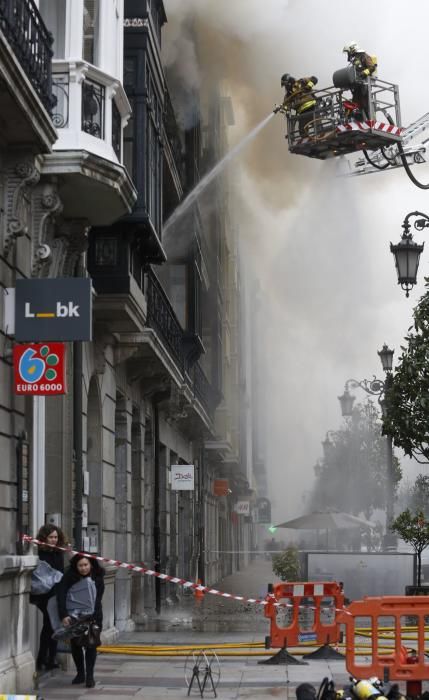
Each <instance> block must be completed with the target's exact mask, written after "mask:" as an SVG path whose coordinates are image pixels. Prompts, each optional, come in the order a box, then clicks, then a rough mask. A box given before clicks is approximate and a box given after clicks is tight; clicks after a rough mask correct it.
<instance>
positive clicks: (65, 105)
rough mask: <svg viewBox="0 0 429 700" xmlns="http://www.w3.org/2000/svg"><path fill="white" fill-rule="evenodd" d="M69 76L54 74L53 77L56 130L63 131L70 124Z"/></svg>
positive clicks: (66, 74) (53, 118)
mask: <svg viewBox="0 0 429 700" xmlns="http://www.w3.org/2000/svg"><path fill="white" fill-rule="evenodd" d="M69 89H70V84H69V75H68V73H54V74H53V76H52V92H53V93H54V97H55V99H56V104H55V107H54V109H53V111H52V122H53V124H54V126H55V128H56V129H63V128H64V127H66V126H68V123H69V99H70V95H69Z"/></svg>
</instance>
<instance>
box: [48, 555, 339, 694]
mask: <svg viewBox="0 0 429 700" xmlns="http://www.w3.org/2000/svg"><path fill="white" fill-rule="evenodd" d="M273 580H275V579H274V577H273V574H272V571H271V562H269V561H266V560H265V559H262V558H260V559H256V560H255V561H253V562H252V563H251V565H250V566H249V567H247V568H246V569H245V570H242V571H239V572H238V573H236V574H234V575H233V576H228V577H227V578H226V579H224V581H222V584H221V585H219V590H221V591H225V592H229V593H235V594H239V595H242V594H244V595H246V596H258V597H259V596H262V595H265V592H266V588H267V583H269V582H271V581H273ZM147 628H148V629H145V628H140V629H138V630H136V631H134V632H128V633H123V634H121V636H120V638H119V640H118V641H117V644H118V645H120V644H140V645H148V644H153V645H154V647H156V646H162V645H166V644H169V645H172V644H178V645H179V644H193V645H197V646H198V645H199V644H200V645H205V644H213V645H215V644H222V643H225V642H235V643H238V642H248V643H249V644H250V643H251V642H262V641H263V640H264V637H265V635H266V634H267V633H268V630H269V625H268V621H266V620H265V618H264V616H263V613H262V609H260V607H259V606H251V605H243V604H242V603H239V602H237V601H232V600H225V599H222V598H219V597H217V596H208V595H206V597H205V599H204V600H203V602H202V603H201V605H196V604H195V602H194V601H193V600H191V601H190V602H189V604H188V605H186V606H184V607H181V608H180V609H176V608H168V609H167V610H166V611H163V612H162V614H161V616H160V619H159V620H155V621H152V623H149V624H148V626H147ZM154 628H158V629H159V631H152V629H154ZM253 652H254V650H253V649H251V648H247V649H246V648H245V649H242V650H241V654H240V656H236V657H232V656H228V657H221V656H220V657H219V659H220V671H221V675H220V682H219V686H218V688H217V695H218V697H219V698H223V699H224V700H233V699H235V698H252V699H253V700H258V699H259V698H261V699H262V698H268V697H278V698H294V697H295V688H296V686H297V685H298V684H299V683H302V682H311V683H313V684H314V685H315V686H316V687H318V686H319V684H320V682H321V680H322V679H323V677H324V676H329V677H330V678H331V677H333V678H334V680H335V681H336V682H338V684H340V685H341V684H342V683H344V682H346V681H347V674H346V671H345V666H344V663H343V662H342V661H334V662H332V661H329V662H326V661H312V662H311V663H309V664H308V665H306V666H260V665H258V660H259V659H261V658H266V657H262V656H254V655H253ZM185 663H186V658H174V657H171V658H169V657H167V658H151V657H145V656H141V657H138V656H123V655H113V654H105V653H101V654H99V656H98V658H97V663H96V667H95V679H96V681H97V684H96V687H95V688H93V689H86V688H85V687H82V686H72V685H71V680H72V678H73V676H74V674H75V671H74V669H72V664H71V660H69V664H68V666H69V669H70V670H68V671H67V672H64V671H60V670H59V671H55V672H52V675H49V676H47V675H45V676H44V677H43V678H42V679H41V682H40V688H39V691H38V692H39V694H40V697H42V698H44V699H45V700H48V699H49V698H51V699H52V700H54V699H58V700H60V698H74V699H76V700H79V698H86V697H94V696H96V697H97V698H100V699H101V698H103V699H105V700H107V698H112V697H115V698H116V700H125V699H127V700H128V699H129V698H160V697H169V698H183V697H186V694H187V687H186V684H185ZM188 665H189V663H188ZM194 689H196V685H195V686H194ZM191 697H199V693H198V692H197V691H196V692H191ZM204 697H208V698H210V697H214V695H213V692H210V691H206V692H205V693H204Z"/></svg>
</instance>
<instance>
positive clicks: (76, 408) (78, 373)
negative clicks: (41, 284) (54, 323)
mask: <svg viewBox="0 0 429 700" xmlns="http://www.w3.org/2000/svg"><path fill="white" fill-rule="evenodd" d="M82 276H83V264H82V257H80V258H79V261H78V262H77V264H76V269H75V277H82ZM82 371H83V352H82V342H81V341H80V340H75V341H74V342H73V456H74V479H75V484H74V486H75V490H74V504H73V513H74V529H73V539H74V545H75V547H76V549H78V550H81V549H82V515H83V505H82V504H83V487H84V483H83V444H82V443H83V438H82V403H83V401H82Z"/></svg>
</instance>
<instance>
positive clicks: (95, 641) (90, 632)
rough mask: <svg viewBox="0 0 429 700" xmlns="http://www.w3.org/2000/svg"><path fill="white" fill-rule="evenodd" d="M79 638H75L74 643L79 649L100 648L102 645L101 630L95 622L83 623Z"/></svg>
mask: <svg viewBox="0 0 429 700" xmlns="http://www.w3.org/2000/svg"><path fill="white" fill-rule="evenodd" d="M79 627H82V630H81V631H80V634H79V636H76V637H73V639H74V643H75V644H76V646H78V647H99V646H100V644H101V637H100V635H101V629H100V627H99V626H98V625H97V623H96V622H95V620H89V621H88V622H83V623H82V625H79Z"/></svg>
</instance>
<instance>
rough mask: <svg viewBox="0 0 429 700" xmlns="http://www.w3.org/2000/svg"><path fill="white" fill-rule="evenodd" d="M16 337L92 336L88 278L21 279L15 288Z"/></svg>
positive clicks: (61, 339) (56, 337) (62, 338)
mask: <svg viewBox="0 0 429 700" xmlns="http://www.w3.org/2000/svg"><path fill="white" fill-rule="evenodd" d="M15 338H16V340H19V341H21V340H26V341H37V340H52V341H55V340H58V341H64V340H91V339H92V293H91V280H90V279H88V278H79V277H57V278H56V279H22V280H17V282H16V292H15Z"/></svg>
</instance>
